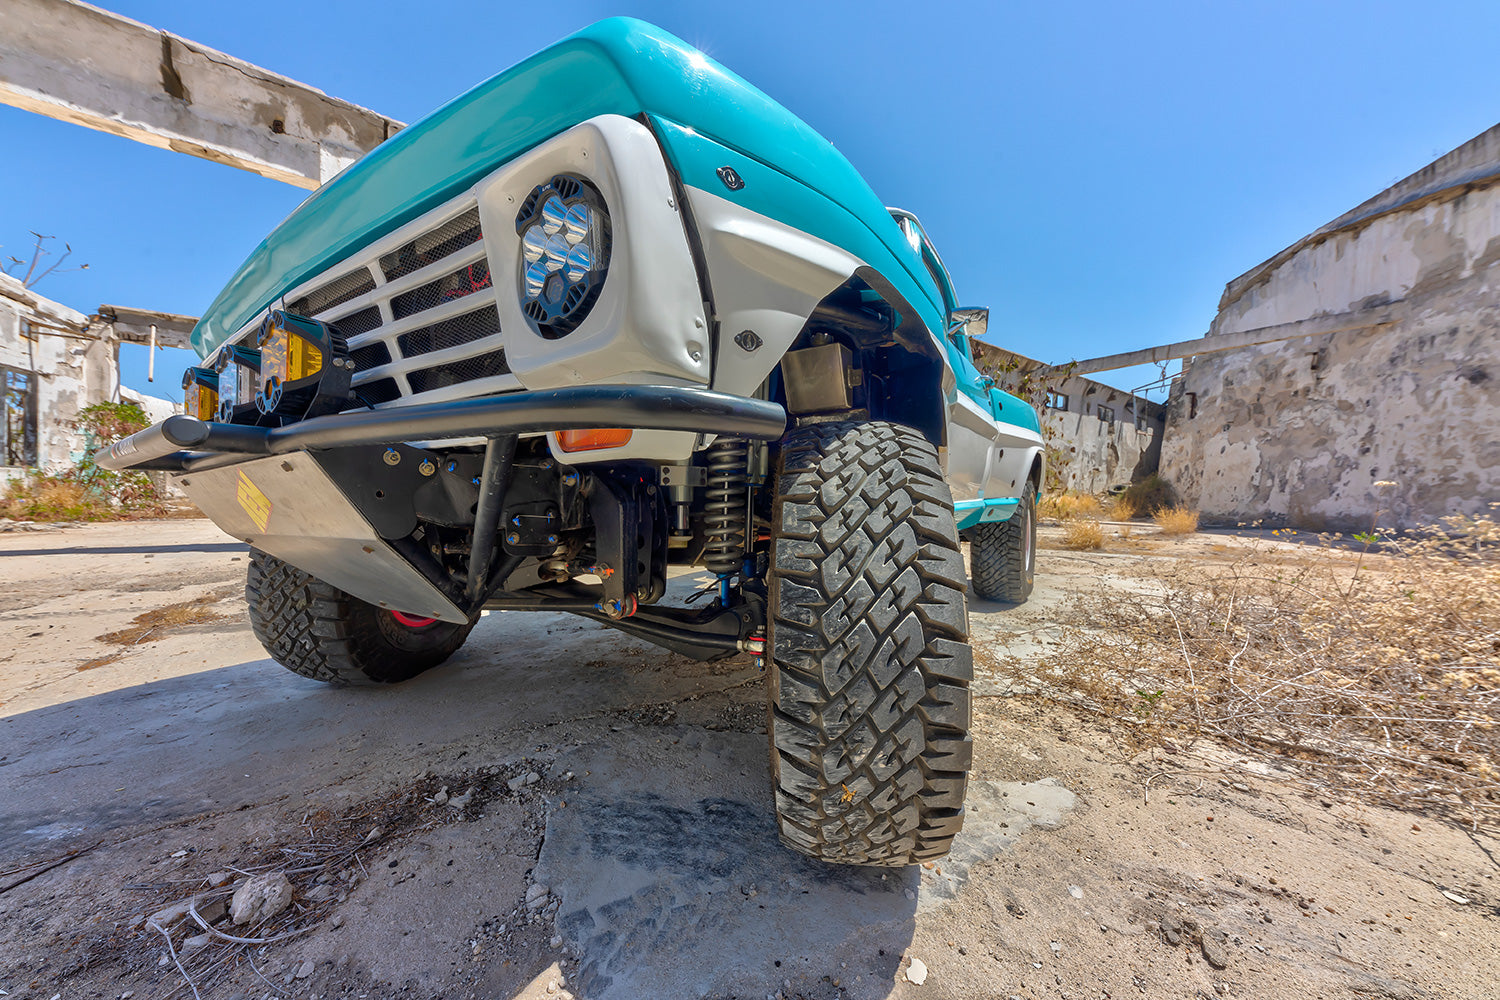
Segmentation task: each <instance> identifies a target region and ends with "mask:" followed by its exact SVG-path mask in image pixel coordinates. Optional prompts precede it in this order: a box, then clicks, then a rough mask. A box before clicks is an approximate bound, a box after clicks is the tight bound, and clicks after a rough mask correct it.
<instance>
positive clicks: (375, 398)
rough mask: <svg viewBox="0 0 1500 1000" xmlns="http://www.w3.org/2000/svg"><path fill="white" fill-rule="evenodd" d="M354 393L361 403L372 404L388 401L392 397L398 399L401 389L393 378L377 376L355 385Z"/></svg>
mask: <svg viewBox="0 0 1500 1000" xmlns="http://www.w3.org/2000/svg"><path fill="white" fill-rule="evenodd" d="M354 395H355V396H356V397H357V398H358V399H359V401H360V402H361V403H365V404H368V405H370V406H374V405H375V404H376V403H389V402H390V401H391V400H393V399H400V398H401V389H400V387H399V386H397V385H396V380H395V379H393V378H378V379H376V380H375V381H373V382H366V383H365V384H364V385H357V386H355V387H354Z"/></svg>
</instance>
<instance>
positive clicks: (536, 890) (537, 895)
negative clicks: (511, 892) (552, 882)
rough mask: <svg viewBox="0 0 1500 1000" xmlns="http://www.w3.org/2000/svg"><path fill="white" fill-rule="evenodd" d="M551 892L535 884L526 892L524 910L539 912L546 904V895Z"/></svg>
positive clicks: (543, 886)
mask: <svg viewBox="0 0 1500 1000" xmlns="http://www.w3.org/2000/svg"><path fill="white" fill-rule="evenodd" d="M549 892H551V890H550V889H548V888H547V887H546V886H545V885H542V884H541V883H537V884H535V885H533V886H532V887H531V888H529V889H527V890H526V908H527V909H529V910H540V909H541V908H542V907H543V906H545V905H546V904H547V894H548V893H549Z"/></svg>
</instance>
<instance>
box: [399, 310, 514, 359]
mask: <svg viewBox="0 0 1500 1000" xmlns="http://www.w3.org/2000/svg"><path fill="white" fill-rule="evenodd" d="M499 332H500V313H499V312H498V311H497V310H496V309H495V307H494V306H485V307H484V308H483V309H481V310H479V311H478V312H471V313H464V314H463V315H462V316H455V317H454V318H453V319H449V320H444V321H443V322H441V323H434V324H433V325H432V326H424V327H422V329H420V330H412V331H411V332H410V333H403V334H402V335H401V336H400V338H398V340H397V343H399V344H400V345H401V354H402V356H403V357H408V358H409V357H411V356H412V355H414V354H426V353H427V352H428V351H441V350H443V349H444V348H446V347H457V346H458V345H459V344H467V343H471V342H472V341H475V340H479V339H480V338H482V337H491V336H494V335H495V334H497V333H499Z"/></svg>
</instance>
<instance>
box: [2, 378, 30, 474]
mask: <svg viewBox="0 0 1500 1000" xmlns="http://www.w3.org/2000/svg"><path fill="white" fill-rule="evenodd" d="M0 390H3V391H4V393H5V397H4V403H3V405H4V409H5V422H4V423H5V426H4V431H3V433H0V448H3V452H4V454H3V455H0V458H3V459H4V461H5V464H6V465H25V466H31V465H36V376H35V375H34V374H33V373H31V372H23V371H19V370H17V369H15V368H3V367H0Z"/></svg>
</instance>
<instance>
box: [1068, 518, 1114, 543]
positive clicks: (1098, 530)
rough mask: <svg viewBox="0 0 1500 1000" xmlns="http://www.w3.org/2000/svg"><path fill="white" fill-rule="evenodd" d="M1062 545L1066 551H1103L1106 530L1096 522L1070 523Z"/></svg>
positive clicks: (1081, 521)
mask: <svg viewBox="0 0 1500 1000" xmlns="http://www.w3.org/2000/svg"><path fill="white" fill-rule="evenodd" d="M1062 544H1063V548H1065V549H1102V548H1104V528H1103V527H1101V526H1100V524H1099V522H1098V521H1094V520H1080V521H1069V522H1068V526H1067V528H1066V529H1064V531H1063V541H1062Z"/></svg>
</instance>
